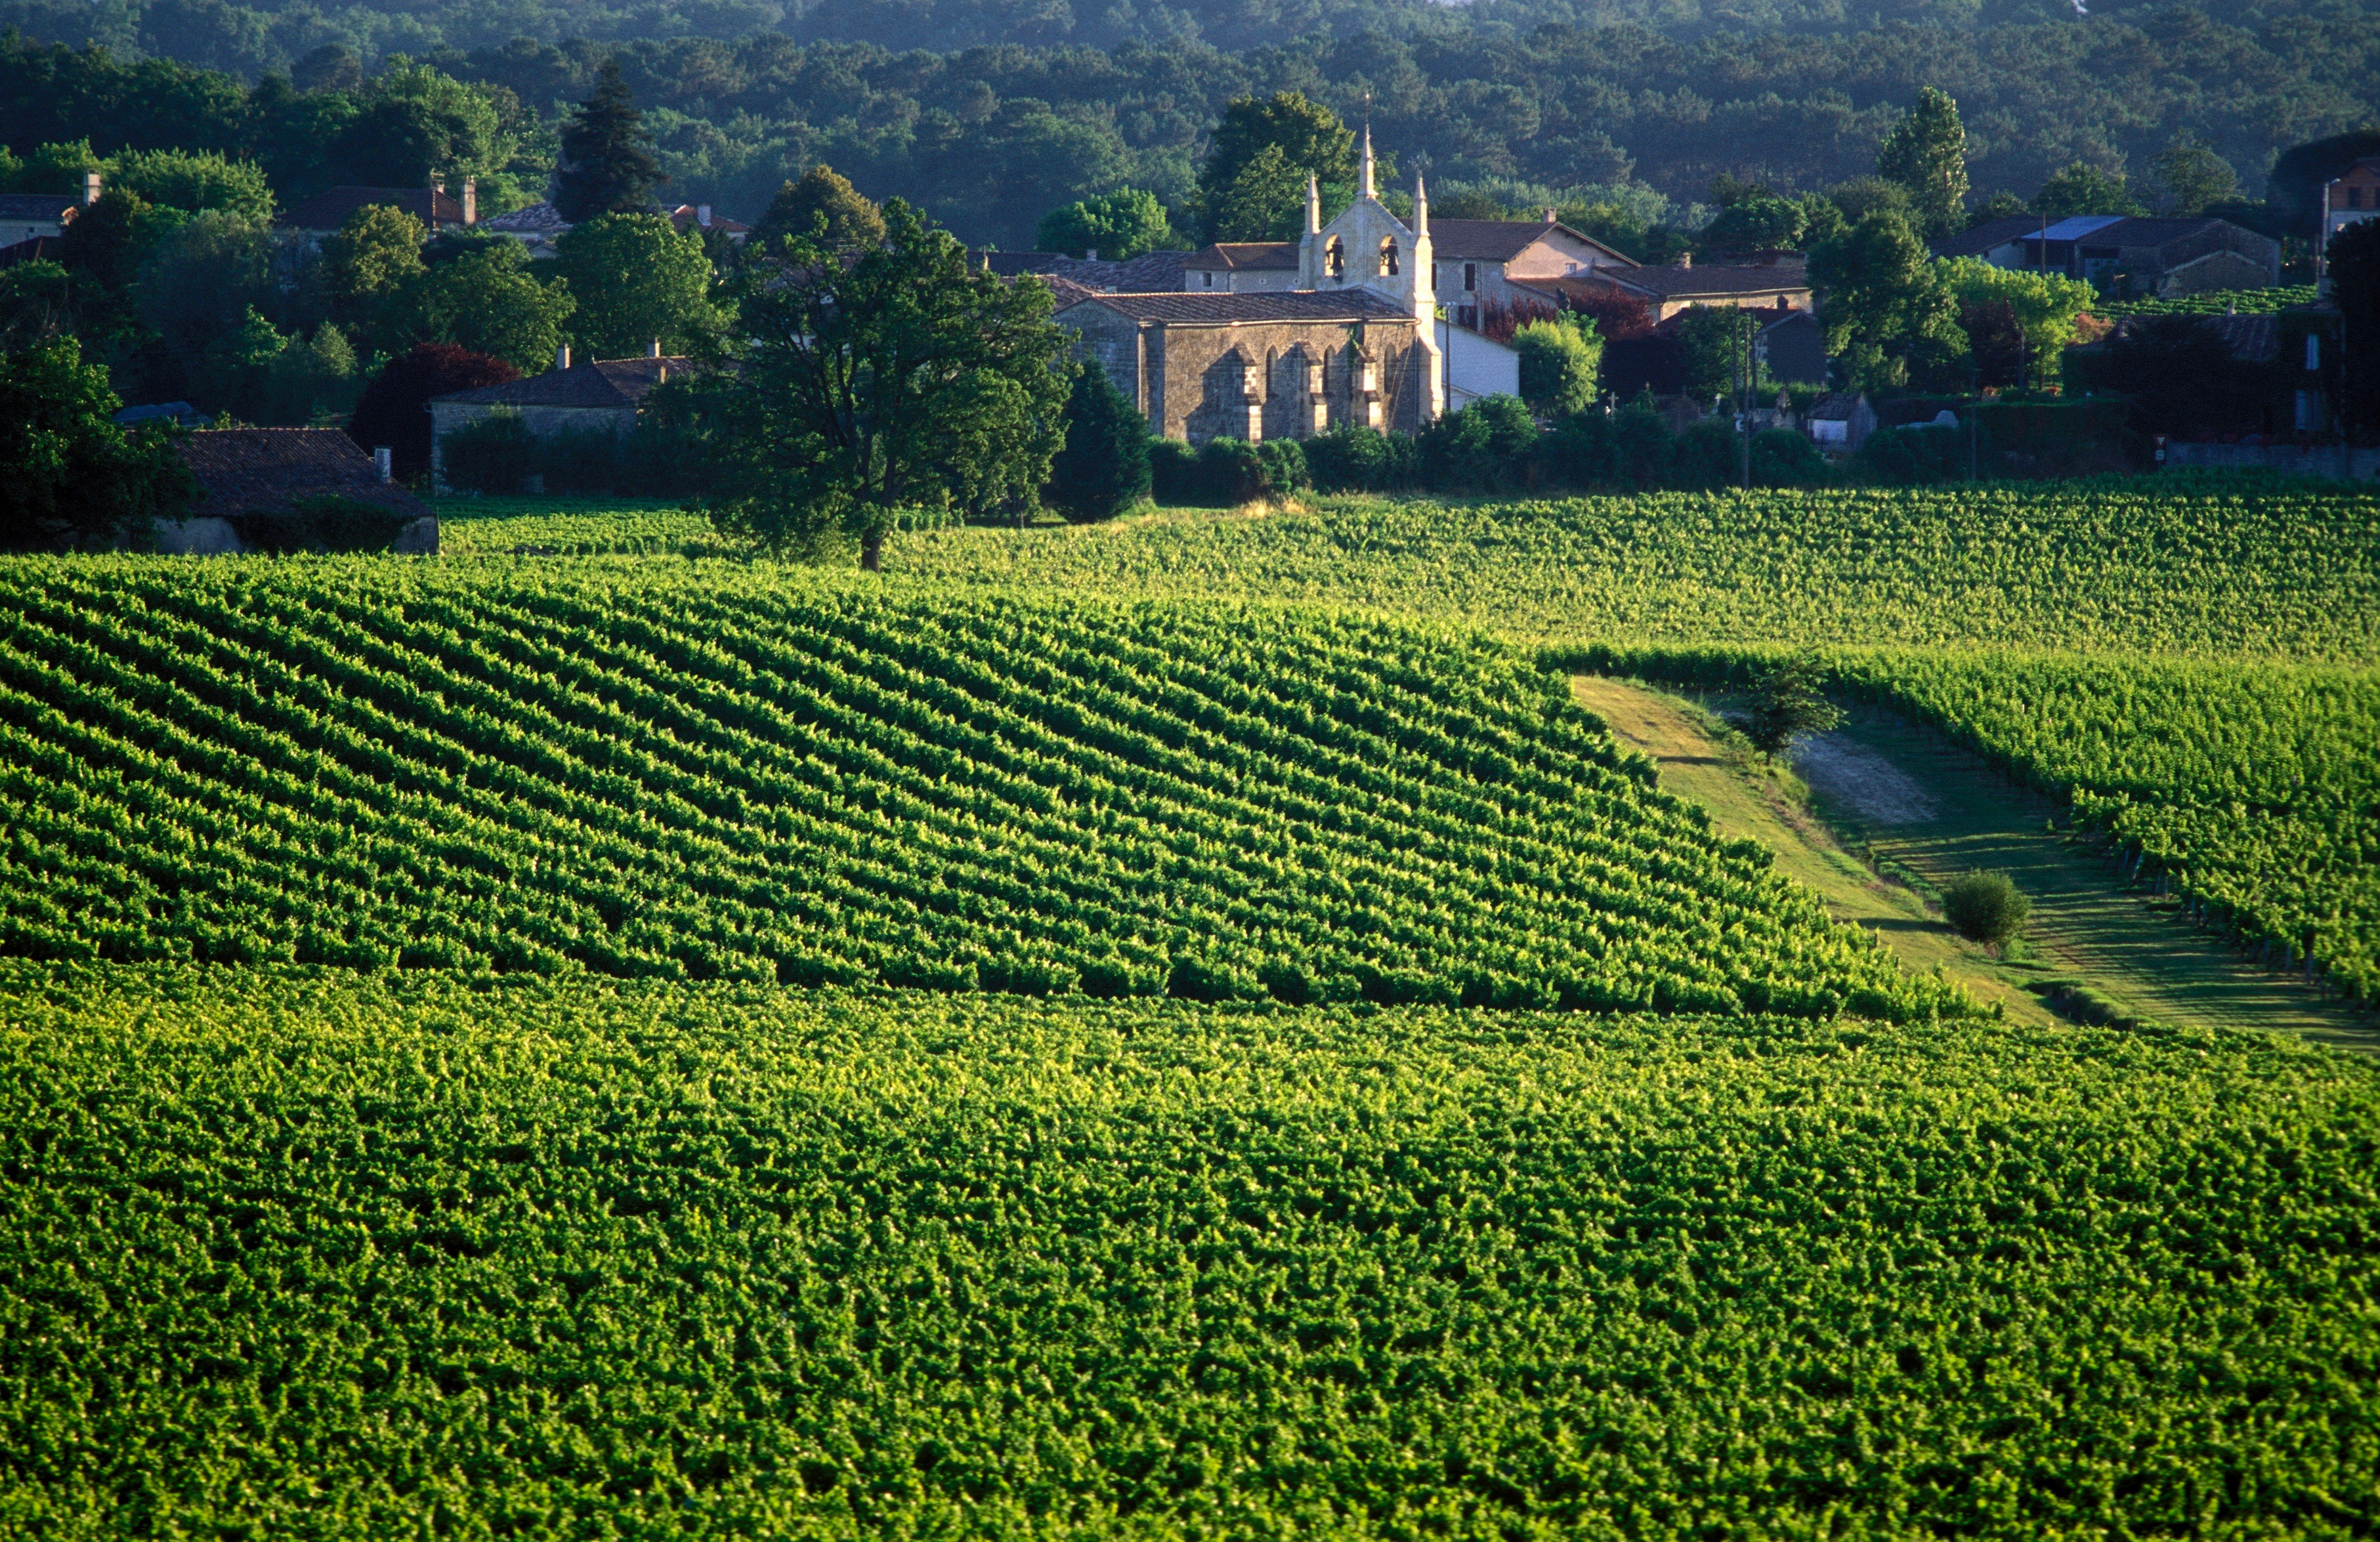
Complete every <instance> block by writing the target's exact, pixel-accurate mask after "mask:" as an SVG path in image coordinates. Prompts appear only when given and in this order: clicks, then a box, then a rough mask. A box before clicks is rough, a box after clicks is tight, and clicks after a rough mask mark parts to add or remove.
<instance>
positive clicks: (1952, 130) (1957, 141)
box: [1876, 86, 1967, 236]
mask: <svg viewBox="0 0 2380 1542" xmlns="http://www.w3.org/2000/svg"><path fill="white" fill-rule="evenodd" d="M1876 175H1877V176H1882V177H1888V178H1889V179H1891V180H1892V181H1895V182H1898V183H1900V185H1901V186H1902V187H1904V188H1908V189H1909V196H1910V200H1911V202H1912V203H1913V205H1914V206H1915V209H1916V212H1917V216H1918V223H1919V225H1921V227H1922V229H1923V231H1924V233H1925V235H1928V236H1938V235H1940V234H1942V233H1943V232H1944V231H1948V230H1955V229H1957V228H1958V222H1959V210H1960V206H1961V205H1962V204H1963V203H1965V202H1966V200H1967V130H1966V128H1965V127H1963V126H1961V124H1960V122H1959V104H1958V103H1956V102H1953V101H1951V100H1950V96H1949V92H1947V91H1937V90H1936V89H1934V88H1933V87H1932V86H1925V87H1921V88H1919V90H1918V92H1917V105H1916V106H1914V107H1913V108H1912V109H1910V113H1909V115H1908V116H1907V117H1905V118H1902V119H1901V120H1900V122H1899V123H1897V124H1895V125H1893V128H1892V132H1891V133H1889V134H1888V135H1886V136H1885V140H1884V146H1883V148H1882V149H1880V150H1878V151H1877V152H1876Z"/></svg>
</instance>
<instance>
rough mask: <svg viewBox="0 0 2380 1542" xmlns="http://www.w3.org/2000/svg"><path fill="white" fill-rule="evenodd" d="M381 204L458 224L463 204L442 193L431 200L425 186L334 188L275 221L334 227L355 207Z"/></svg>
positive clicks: (430, 221) (420, 217)
mask: <svg viewBox="0 0 2380 1542" xmlns="http://www.w3.org/2000/svg"><path fill="white" fill-rule="evenodd" d="M373 204H384V205H386V206H387V207H389V208H392V209H402V210H404V211H405V212H407V213H408V214H410V215H412V216H413V217H414V218H415V219H417V220H419V221H420V222H421V223H422V224H423V225H460V224H462V223H463V206H462V205H461V204H459V203H457V202H455V200H453V199H452V198H449V197H448V196H447V195H446V194H444V193H440V194H438V195H437V196H436V200H435V202H434V203H433V201H432V200H431V191H430V189H429V188H332V189H331V190H330V191H329V192H327V193H323V194H322V195H321V196H320V197H317V198H310V199H308V200H306V201H305V202H303V203H301V204H299V205H298V206H297V208H295V209H292V210H290V211H289V212H287V213H285V214H284V215H282V216H281V218H280V219H278V220H277V221H275V222H274V223H275V224H277V225H286V226H288V227H290V228H292V229H296V230H336V229H338V228H339V226H341V225H345V224H346V223H347V216H348V215H350V214H352V213H354V212H356V211H357V210H358V209H365V208H369V207H370V206H371V205H373Z"/></svg>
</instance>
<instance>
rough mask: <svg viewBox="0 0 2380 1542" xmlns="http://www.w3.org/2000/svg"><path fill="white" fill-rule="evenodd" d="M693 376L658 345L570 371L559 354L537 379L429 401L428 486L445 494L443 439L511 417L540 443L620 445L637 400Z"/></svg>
mask: <svg viewBox="0 0 2380 1542" xmlns="http://www.w3.org/2000/svg"><path fill="white" fill-rule="evenodd" d="M694 368H695V366H694V361H693V360H692V359H690V358H686V357H684V356H682V355H670V354H664V353H662V349H661V345H660V344H659V343H655V344H654V345H653V346H652V347H651V349H650V352H648V353H646V354H645V355H644V356H643V357H642V358H595V359H588V360H586V361H584V362H582V363H579V364H576V365H574V364H572V363H571V361H570V349H569V348H568V346H564V347H562V348H561V349H559V350H557V351H556V353H555V355H554V360H553V369H551V370H547V371H546V372H545V373H543V374H541V375H532V376H530V377H529V378H528V379H527V380H516V381H508V382H505V383H504V384H502V385H483V386H480V387H479V388H478V389H477V390H472V391H457V392H455V393H453V394H452V395H444V396H433V397H431V399H430V469H431V479H432V480H433V482H434V483H435V485H436V486H437V487H438V488H439V490H440V491H441V492H444V491H447V489H446V484H445V480H444V474H445V457H444V449H445V443H446V436H447V435H448V434H449V433H452V432H453V431H455V430H456V429H459V428H461V427H463V426H464V425H465V424H467V423H476V422H478V421H480V419H484V418H487V417H490V416H492V415H493V414H495V413H499V412H509V413H516V414H517V415H518V416H519V418H520V419H521V423H522V426H523V427H525V428H527V429H528V431H529V432H530V433H531V434H533V435H535V436H537V437H538V438H540V439H550V438H553V437H554V436H556V435H559V434H564V433H587V432H601V433H609V434H615V435H618V436H620V437H623V438H625V437H626V436H627V435H628V434H630V433H632V432H634V431H635V430H636V427H637V414H638V413H640V412H642V411H643V410H644V407H645V399H646V398H647V397H648V396H650V395H652V393H653V392H654V390H655V389H657V388H658V387H660V386H662V385H665V384H667V383H668V382H670V381H672V380H685V379H686V378H687V377H688V376H689V375H691V374H692V372H693V370H694Z"/></svg>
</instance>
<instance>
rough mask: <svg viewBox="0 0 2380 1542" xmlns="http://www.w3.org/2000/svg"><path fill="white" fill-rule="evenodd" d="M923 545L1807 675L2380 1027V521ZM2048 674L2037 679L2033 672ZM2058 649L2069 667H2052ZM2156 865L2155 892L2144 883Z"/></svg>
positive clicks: (1346, 504) (910, 541)
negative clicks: (2102, 846)
mask: <svg viewBox="0 0 2380 1542" xmlns="http://www.w3.org/2000/svg"><path fill="white" fill-rule="evenodd" d="M988 534H989V532H977V531H950V532H938V533H934V534H929V535H923V536H912V537H905V538H904V540H903V543H902V544H901V545H900V546H899V547H898V548H897V549H896V552H897V554H898V555H899V557H900V559H901V561H902V562H903V563H904V564H905V565H910V566H914V567H917V568H920V569H923V570H926V571H930V572H936V573H943V574H949V575H953V576H955V575H957V574H958V573H960V572H963V571H965V569H966V568H967V567H968V566H970V565H974V566H977V567H978V568H981V569H983V570H985V571H988V572H992V573H996V574H998V575H999V576H1000V577H1002V578H1003V579H1006V580H1013V581H1020V582H1021V581H1024V580H1025V579H1026V578H1027V577H1029V576H1030V570H1031V569H1032V568H1035V567H1045V568H1046V569H1047V570H1048V572H1049V573H1050V577H1052V578H1053V579H1054V580H1056V581H1059V582H1062V583H1064V584H1065V585H1066V586H1067V587H1068V588H1069V589H1076V590H1081V589H1105V590H1106V591H1108V592H1111V593H1118V594H1142V593H1158V594H1171V593H1176V592H1184V591H1193V590H1211V591H1214V592H1219V593H1224V594H1261V593H1275V594H1281V595H1287V596H1296V597H1300V598H1304V599H1308V600H1315V601H1339V602H1345V603H1350V604H1357V605H1363V606H1366V607H1373V608H1378V609H1381V610H1385V611H1387V612H1389V613H1395V614H1404V615H1414V616H1439V617H1450V618H1458V619H1463V620H1466V621H1473V622H1476V623H1478V624H1480V625H1487V626H1490V627H1492V628H1494V629H1497V630H1500V631H1501V632H1503V633H1504V634H1505V635H1507V636H1512V637H1520V638H1535V639H1538V640H1541V641H1544V642H1545V643H1546V645H1547V654H1546V656H1547V657H1548V659H1549V660H1550V661H1552V662H1557V663H1560V662H1570V663H1572V664H1573V665H1575V666H1576V667H1583V668H1590V669H1597V670H1606V671H1616V672H1619V673H1624V674H1647V675H1651V676H1655V677H1658V678H1665V679H1670V680H1673V681H1679V682H1682V683H1693V682H1697V681H1700V682H1705V683H1716V682H1720V681H1728V680H1735V681H1741V679H1742V678H1743V674H1744V672H1745V666H1746V665H1747V664H1748V663H1751V662H1757V661H1760V660H1763V659H1767V658H1773V657H1775V656H1777V655H1778V654H1779V652H1780V651H1784V650H1806V651H1813V652H1816V653H1819V654H1821V655H1824V656H1826V657H1827V658H1828V659H1830V660H1832V661H1833V662H1834V663H1835V664H1836V666H1837V668H1838V669H1839V670H1840V672H1841V674H1842V676H1843V678H1844V679H1845V681H1846V682H1847V683H1848V684H1850V685H1851V686H1853V687H1854V688H1855V689H1856V690H1857V691H1858V692H1859V693H1861V694H1864V695H1866V696H1868V697H1870V698H1875V699H1879V700H1884V701H1888V702H1889V703H1891V704H1892V705H1894V706H1895V707H1898V708H1900V709H1901V710H1906V711H1908V712H1910V713H1911V714H1912V715H1913V716H1915V717H1917V718H1919V719H1921V720H1923V721H1926V722H1932V723H1933V724H1935V725H1936V726H1937V727H1939V728H1941V729H1942V730H1943V731H1945V732H1946V733H1948V734H1949V735H1951V736H1952V737H1954V738H1956V739H1959V740H1961V741H1962V742H1964V743H1967V744H1969V745H1972V746H1973V747H1975V748H1976V749H1978V750H1979V751H1981V752H1982V753H1983V754H1985V756H1986V757H1988V758H1990V759H1993V760H1995V761H1997V762H1998V763H1999V764H2000V765H2002V766H2004V767H2006V768H2007V769H2008V770H2009V771H2011V772H2013V773H2014V774H2016V775H2017V776H2019V777H2020V778H2022V780H2024V781H2026V782H2028V783H2033V784H2034V785H2036V786H2039V787H2042V788H2045V789H2053V790H2056V791H2058V792H2062V793H2065V794H2068V795H2070V796H2071V797H2072V799H2073V802H2074V807H2075V812H2076V814H2077V815H2078V817H2079V818H2080V819H2081V820H2083V821H2084V822H2085V823H2087V824H2089V825H2091V826H2094V827H2095V828H2098V829H2101V830H2104V831H2105V832H2107V834H2108V835H2109V836H2110V837H2111V838H2112V839H2113V840H2115V841H2116V842H2118V843H2119V844H2121V845H2122V846H2123V847H2124V849H2125V854H2126V855H2125V859H2126V860H2127V861H2128V862H2129V863H2131V864H2134V865H2136V868H2135V870H2140V871H2143V872H2144V873H2145V874H2146V875H2148V876H2151V877H2155V878H2158V879H2161V880H2163V881H2165V882H2168V883H2171V884H2174V885H2176V886H2178V887H2179V889H2180V892H2182V893H2183V894H2184V895H2185V896H2186V897H2187V898H2188V900H2189V901H2190V903H2191V904H2192V905H2193V906H2195V907H2196V908H2197V909H2198V911H2199V912H2200V913H2201V914H2202V916H2204V917H2209V918H2212V919H2214V920H2216V921H2218V922H2223V923H2227V924H2228V925H2231V926H2233V927H2235V928H2236V929H2238V930H2239V931H2240V933H2241V935H2242V936H2243V938H2244V939H2245V941H2246V942H2247V944H2248V945H2249V946H2250V947H2251V948H2252V949H2253V950H2255V951H2256V952H2257V953H2259V954H2260V955H2261V956H2263V957H2265V959H2267V960H2268V961H2269V962H2272V963H2274V964H2275V965H2287V966H2289V967H2297V966H2300V965H2302V963H2303V961H2304V959H2305V958H2306V957H2307V956H2308V954H2309V953H2311V955H2312V956H2313V959H2314V960H2315V962H2316V964H2317V965H2319V966H2320V968H2321V969H2322V970H2324V971H2325V972H2326V974H2327V976H2328V977H2329V978H2330V980H2331V981H2332V982H2333V983H2335V984H2336V985H2338V987H2339V988H2341V989H2343V990H2347V991H2348V992H2350V993H2351V994H2352V995H2354V996H2356V997H2358V998H2360V999H2362V1000H2363V1001H2366V1002H2370V1001H2374V1000H2375V999H2380V672H2375V670H2374V664H2375V662H2380V497H2374V495H2373V494H2371V493H2369V492H2349V491H2325V490H2321V489H2314V488H2307V487H2304V486H2300V485H2293V484H2289V483H2285V482H2279V481H2266V482H2263V483H2258V482H2253V481H2243V480H2224V479H2216V478H2206V479H2195V480H2193V479H2187V478H2179V479H2175V480H2173V481H2171V482H2168V483H2166V484H2164V485H2163V486H2162V487H2158V488H2154V489H2149V490H2143V487H2142V485H2141V484H2140V483H2139V482H2137V481H2133V482H2126V483H2112V484H2108V485H2107V486H2104V487H2099V486H2089V485H2084V486H2075V487H2064V488H2046V489H2041V488H2028V489H2022V490H2020V489H2012V488H1999V487H1995V488H1991V489H1987V490H1984V491H1981V492H1977V491H1972V490H1944V491H1920V492H1906V491H1904V492H1802V493H1794V492H1776V493H1759V494H1755V495H1752V496H1750V497H1738V496H1735V495H1731V494H1730V495H1720V496H1715V497H1713V496H1696V495H1689V494H1659V495H1653V496H1647V497H1642V498H1633V499H1621V498H1614V499H1588V500H1580V501H1574V502H1572V503H1568V504H1475V505H1466V504H1454V505H1447V504H1437V503H1433V502H1429V501H1425V500H1413V501H1403V502H1399V501H1385V500H1328V501H1324V502H1323V503H1321V504H1318V506H1317V508H1316V509H1315V511H1314V512H1312V513H1310V514H1305V515H1297V516H1282V517H1272V518H1253V519H1250V518H1243V519H1228V520H1221V519H1208V520H1203V521H1180V520H1160V521H1152V522H1149V523H1147V524H1144V525H1139V526H1125V527H1119V528H1112V529H1102V530H1097V531H1090V532H1079V533H1078V532H1071V531H1070V532H1058V533H1057V534H1055V535H1054V536H1053V537H1052V538H1050V540H1047V541H1045V542H1044V543H1043V544H1041V545H1039V546H1036V545H1033V544H1031V543H1030V542H1029V541H1028V542H1026V543H1019V542H1017V541H1016V540H1013V539H1011V540H1005V541H1003V542H995V541H992V540H979V539H978V538H979V537H983V536H987V535H988ZM2012 648H2021V649H2022V651H2012ZM2048 650H2057V651H2055V652H2051V651H2048ZM2143 864H2144V865H2145V866H2139V865H2143Z"/></svg>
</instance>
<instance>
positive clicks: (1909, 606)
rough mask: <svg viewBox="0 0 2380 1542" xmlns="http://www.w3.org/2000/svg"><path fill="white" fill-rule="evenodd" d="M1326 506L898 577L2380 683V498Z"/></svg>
mask: <svg viewBox="0 0 2380 1542" xmlns="http://www.w3.org/2000/svg"><path fill="white" fill-rule="evenodd" d="M1310 502H1311V506H1310V507H1309V508H1308V509H1306V510H1305V512H1302V513H1297V514H1288V515H1273V516H1262V517H1233V516H1220V517H1219V516H1175V515H1168V516H1157V517H1154V518H1149V519H1144V520H1137V521H1129V522H1126V523H1123V524H1120V525H1114V526H1097V527H1091V528H1082V529H1042V530H1034V531H1029V532H1025V533H1021V534H1020V533H1018V532H1015V531H1006V530H988V529H950V530H929V531H920V532H916V533H905V534H903V535H901V536H900V537H898V538H897V539H896V540H894V541H893V542H892V545H891V546H890V547H889V548H888V549H887V557H886V561H887V563H888V565H891V566H892V567H895V568H897V569H899V570H901V571H904V572H910V573H917V574H921V575H926V576H929V577H941V578H948V579H952V580H953V581H959V582H988V583H994V584H1000V585H1009V586H1027V587H1031V586H1048V587H1051V588H1055V589H1062V591H1064V592H1066V593H1070V594H1079V593H1083V592H1087V591H1095V592H1101V593H1110V594H1128V595H1134V596H1205V597H1240V598H1245V599H1253V600H1263V601H1297V602H1308V603H1324V604H1342V605H1357V606H1362V607H1364V608H1366V609H1367V610H1372V611H1376V612H1379V613H1385V614H1391V615H1413V616H1427V617H1430V618H1434V619H1445V620H1453V621H1460V622H1463V623H1466V624H1469V625H1477V626H1481V627H1484V628H1487V629H1488V630H1491V631H1495V632H1497V633H1500V634H1501V635H1503V636H1506V637H1512V638H1514V639H1516V640H1520V641H1524V642H1530V643H1542V644H1549V645H1572V644H1577V643H1581V642H1606V643H1654V642H1663V643H1684V644H1697V645H1717V644H1737V643H1740V644H1746V645H1775V644H1792V645H1808V646H1813V647H1820V648H1835V647H1842V646H1852V647H1857V646H1861V645H1863V644H1865V645H1879V644H1891V645H1895V646H1901V647H1924V646H1937V645H1949V644H1963V643H1983V644H1986V645H1989V646H1993V647H1998V648H2023V649H2068V650H2117V651H2123V652H2135V653H2156V654H2171V653H2185V654H2196V655H2238V654H2251V655H2270V656H2278V657H2283V658H2290V659H2298V660H2303V661H2309V662H2335V663H2356V664H2371V663H2374V662H2380V494H2374V493H2373V492H2362V491H2348V490H2344V489H2324V488H2321V487H2319V486H2309V485H2307V484H2303V483H2299V482H2293V481H2287V480H2280V479H2277V478H2269V479H2246V478H2215V477H2205V478H2196V479H2193V478H2187V477H2182V476H2179V475H2174V476H2171V478H2170V480H2165V479H2160V480H2159V482H2158V483H2156V484H2144V483H2143V480H2141V479H2137V478H2130V479H2122V480H2111V481H2108V482H2106V483H2070V484H2045V483H2023V484H1994V485H1991V486H1988V487H1985V488H1982V489H1969V488H1938V489H1900V490H1883V489H1876V490H1852V491H1818V492H1754V493H1750V494H1740V493H1732V492H1730V493H1718V494H1711V493H1692V492H1664V493H1647V494H1644V495H1641V496H1637V497H1628V498H1573V499H1566V500H1562V501H1560V502H1536V503H1528V502H1522V503H1515V502H1510V501H1504V502H1493V501H1477V502H1451V503H1450V502H1445V501H1441V500H1438V499H1429V498H1411V499H1386V498H1321V499H1313V500H1311V501H1310Z"/></svg>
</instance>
